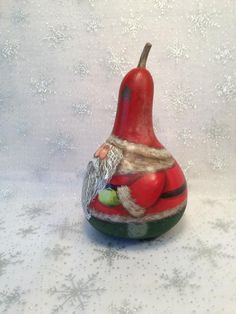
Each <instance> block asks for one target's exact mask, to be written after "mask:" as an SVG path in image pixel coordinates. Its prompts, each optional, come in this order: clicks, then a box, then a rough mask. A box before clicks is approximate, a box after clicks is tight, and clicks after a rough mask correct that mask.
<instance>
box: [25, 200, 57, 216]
mask: <svg viewBox="0 0 236 314" xmlns="http://www.w3.org/2000/svg"><path fill="white" fill-rule="evenodd" d="M51 207H52V205H50V204H45V203H43V202H42V201H39V202H38V203H36V204H31V205H24V206H23V207H22V210H23V211H24V213H22V214H20V215H19V216H27V217H28V218H29V219H31V220H33V219H35V218H38V217H41V216H50V215H51V213H50V211H49V209H50V208H51Z"/></svg>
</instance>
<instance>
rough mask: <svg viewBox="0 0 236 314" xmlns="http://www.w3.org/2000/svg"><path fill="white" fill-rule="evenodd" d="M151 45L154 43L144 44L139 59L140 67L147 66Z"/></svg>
mask: <svg viewBox="0 0 236 314" xmlns="http://www.w3.org/2000/svg"><path fill="white" fill-rule="evenodd" d="M151 47H152V45H151V44H150V43H146V45H145V46H144V48H143V52H142V54H141V57H140V59H139V63H138V68H146V62H147V58H148V54H149V51H150V49H151Z"/></svg>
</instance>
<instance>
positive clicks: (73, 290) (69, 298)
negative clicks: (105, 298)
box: [48, 273, 105, 314]
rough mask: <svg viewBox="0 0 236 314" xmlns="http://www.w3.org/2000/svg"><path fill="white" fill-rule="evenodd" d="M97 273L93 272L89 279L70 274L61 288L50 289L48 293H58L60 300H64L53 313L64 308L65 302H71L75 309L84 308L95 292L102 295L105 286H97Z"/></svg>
mask: <svg viewBox="0 0 236 314" xmlns="http://www.w3.org/2000/svg"><path fill="white" fill-rule="evenodd" d="M97 275H98V274H97V273H96V274H91V275H89V276H88V278H87V279H79V280H76V279H75V276H74V275H72V274H70V275H68V276H66V277H65V282H64V283H63V284H62V285H61V287H60V288H57V287H53V288H51V289H49V290H48V293H49V294H50V295H51V296H52V295H56V296H57V299H58V300H63V302H62V303H61V304H59V305H56V306H55V307H54V309H53V310H52V313H53V314H54V313H58V312H59V311H61V310H63V309H64V305H65V304H67V305H68V304H69V305H70V306H71V307H73V310H76V309H78V308H80V309H81V310H84V309H85V308H86V306H87V305H88V303H89V300H90V299H91V298H92V297H93V295H94V294H96V295H100V294H101V293H102V292H104V291H105V289H103V288H98V287H96V280H97Z"/></svg>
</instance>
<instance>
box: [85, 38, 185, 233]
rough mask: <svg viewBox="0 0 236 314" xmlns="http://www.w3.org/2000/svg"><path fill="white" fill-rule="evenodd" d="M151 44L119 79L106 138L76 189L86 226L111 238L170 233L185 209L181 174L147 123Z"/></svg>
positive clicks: (149, 118)
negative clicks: (110, 125) (113, 109)
mask: <svg viewBox="0 0 236 314" xmlns="http://www.w3.org/2000/svg"><path fill="white" fill-rule="evenodd" d="M150 48H151V44H149V43H147V44H146V45H145V47H144V49H143V52H142V55H141V57H140V61H139V64H138V66H137V68H134V69H132V70H131V71H129V72H128V73H127V74H126V76H125V77H124V79H123V80H122V83H121V86H120V91H119V98H118V107H117V113H116V118H115V122H114V126H113V129H112V133H111V134H110V136H109V137H108V138H107V140H106V141H105V143H104V144H103V145H102V146H100V147H99V149H98V150H97V151H96V152H95V154H94V158H93V160H92V161H90V162H89V164H88V167H87V171H86V175H85V178H84V183H83V190H82V204H83V208H84V211H85V214H86V217H87V219H88V221H89V222H90V223H91V224H92V225H93V226H94V227H95V228H96V229H98V230H99V231H101V232H103V233H106V234H109V235H112V236H117V237H124V238H133V239H149V238H154V237H157V236H159V235H161V234H162V233H164V232H166V231H167V230H169V229H170V228H172V227H173V226H174V225H175V224H176V223H177V222H178V221H179V219H180V218H181V217H182V215H183V213H184V211H185V208H186V204H187V185H186V180H185V177H184V174H183V172H182V170H181V168H180V166H179V165H178V163H177V162H176V160H175V159H174V158H173V156H172V155H171V154H170V153H169V152H168V151H167V150H166V149H165V147H164V146H163V145H162V144H161V143H160V142H159V141H158V139H157V137H156V135H155V133H154V129H153V122H152V106H153V85H154V84H153V79H152V76H151V74H150V72H149V71H148V70H147V69H146V61H147V57H148V53H149V51H150Z"/></svg>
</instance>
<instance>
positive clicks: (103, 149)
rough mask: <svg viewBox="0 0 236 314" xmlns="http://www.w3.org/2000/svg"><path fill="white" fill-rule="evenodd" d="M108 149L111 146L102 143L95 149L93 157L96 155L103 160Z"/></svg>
mask: <svg viewBox="0 0 236 314" xmlns="http://www.w3.org/2000/svg"><path fill="white" fill-rule="evenodd" d="M110 149H111V146H110V145H108V144H106V143H104V144H102V145H101V146H100V147H99V148H98V149H97V150H96V152H95V154H94V157H98V158H100V159H101V160H103V159H105V158H106V157H107V154H108V152H109V150H110Z"/></svg>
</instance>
